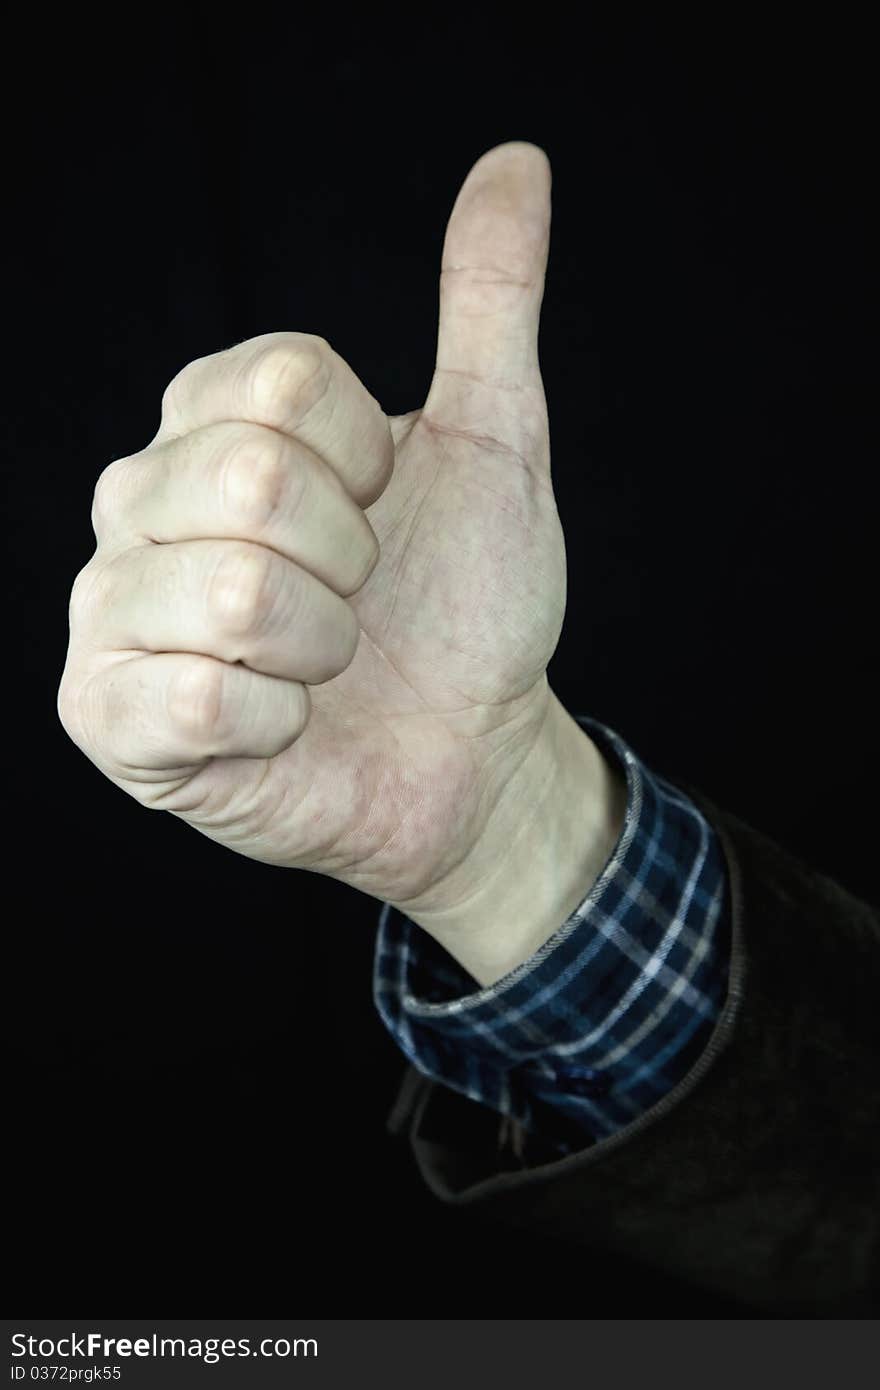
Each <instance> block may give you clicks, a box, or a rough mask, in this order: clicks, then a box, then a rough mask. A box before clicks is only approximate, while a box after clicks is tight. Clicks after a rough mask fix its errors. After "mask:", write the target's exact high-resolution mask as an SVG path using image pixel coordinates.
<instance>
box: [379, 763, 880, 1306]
mask: <svg viewBox="0 0 880 1390" xmlns="http://www.w3.org/2000/svg"><path fill="white" fill-rule="evenodd" d="M668 785H670V786H672V785H673V784H668ZM677 785H678V789H679V791H680V793H681V794H682V796H683V797H686V798H688V799H690V800H691V801H692V804H693V805H694V806H695V807H696V808H697V809H698V810H699V811H700V813H701V814H703V815H704V816H705V817H706V820H707V822H708V824H709V825H711V827H712V830H713V832H714V835H715V837H717V843H718V845H719V847H720V851H721V853H722V854H723V858H724V864H725V869H726V875H727V878H728V880H729V898H730V931H731V941H730V967H729V973H727V972H725V981H724V983H725V990H724V992H723V998H722V999H721V1000H720V1006H719V1009H718V1014H717V1017H716V1019H715V1020H714V1023H713V1025H712V1026H711V1029H710V1030H709V1032H710V1035H709V1036H708V1038H707V1040H705V1041H704V1044H703V1046H702V1047H701V1048H700V1050H699V1052H698V1054H697V1055H695V1056H692V1057H691V1059H690V1061H689V1064H688V1066H687V1068H686V1071H685V1072H684V1073H683V1074H682V1076H681V1077H680V1079H679V1080H678V1081H677V1082H676V1083H675V1084H673V1085H672V1087H671V1088H670V1089H669V1090H668V1091H666V1092H665V1093H664V1094H663V1095H661V1096H660V1097H659V1098H658V1099H657V1100H656V1101H655V1103H653V1104H649V1105H648V1106H647V1107H646V1108H645V1109H644V1110H643V1111H642V1112H641V1113H640V1114H638V1115H636V1116H634V1117H633V1119H632V1120H631V1121H630V1122H629V1123H624V1124H622V1125H619V1126H618V1127H617V1128H615V1129H613V1131H612V1132H610V1133H608V1134H607V1135H606V1137H603V1138H599V1140H598V1142H590V1141H589V1140H586V1141H585V1142H584V1144H583V1145H581V1147H580V1148H574V1149H573V1150H572V1151H571V1152H568V1153H566V1154H565V1155H564V1156H563V1157H550V1158H547V1157H544V1158H543V1159H542V1158H535V1157H530V1156H529V1155H528V1154H527V1156H526V1159H525V1160H524V1161H520V1162H517V1161H516V1160H515V1159H514V1157H512V1156H511V1154H510V1152H509V1150H508V1149H507V1148H506V1146H505V1145H504V1143H503V1134H504V1131H505V1128H506V1124H505V1121H504V1120H503V1119H502V1118H501V1117H500V1116H499V1117H496V1119H495V1121H494V1122H490V1121H489V1120H488V1118H487V1117H486V1115H485V1113H484V1110H485V1108H484V1107H482V1106H475V1105H474V1104H473V1103H472V1102H471V1101H469V1100H468V1099H466V1098H465V1096H464V1095H462V1094H459V1093H457V1092H455V1091H454V1090H451V1089H449V1088H448V1087H447V1086H444V1085H442V1084H440V1083H438V1082H437V1081H436V1080H430V1079H428V1078H426V1077H424V1076H422V1075H420V1074H419V1073H418V1072H417V1070H416V1069H415V1068H414V1067H412V1066H410V1067H409V1068H408V1069H407V1073H406V1075H405V1077H404V1082H403V1085H402V1087H401V1091H400V1094H399V1097H398V1101H397V1104H396V1106H395V1108H394V1111H393V1113H392V1116H391V1117H390V1120H389V1125H390V1127H391V1129H392V1131H393V1132H395V1133H398V1134H405V1135H407V1136H408V1139H409V1142H410V1145H411V1147H412V1150H413V1153H414V1157H415V1160H416V1163H417V1165H418V1167H419V1170H420V1172H421V1174H422V1177H423V1179H424V1180H425V1182H426V1183H427V1185H428V1186H429V1188H430V1189H431V1190H432V1191H433V1192H434V1193H435V1195H437V1196H438V1197H439V1198H440V1199H441V1200H443V1201H446V1202H450V1203H455V1204H469V1203H475V1204H479V1205H480V1207H481V1208H482V1209H485V1210H487V1211H489V1212H492V1213H493V1214H494V1215H495V1217H496V1219H498V1220H501V1221H503V1222H505V1223H510V1224H513V1225H521V1226H526V1227H528V1228H529V1229H531V1230H534V1231H537V1232H543V1233H546V1234H548V1235H554V1236H557V1237H562V1238H565V1239H568V1240H573V1241H576V1242H578V1243H582V1244H585V1245H588V1246H590V1247H591V1248H593V1249H594V1250H601V1249H603V1248H605V1249H608V1250H611V1251H613V1252H615V1253H618V1254H621V1255H623V1256H625V1257H630V1258H633V1259H635V1260H637V1261H639V1262H641V1263H644V1264H646V1265H647V1266H649V1267H652V1268H654V1269H656V1270H657V1271H658V1272H663V1271H667V1272H669V1273H670V1274H671V1275H675V1276H676V1277H679V1278H684V1279H690V1280H691V1281H693V1282H694V1283H696V1284H698V1285H699V1286H701V1287H704V1288H711V1289H715V1290H717V1291H719V1292H722V1293H725V1294H728V1295H730V1296H732V1297H734V1298H737V1299H739V1300H741V1301H742V1302H743V1303H746V1304H748V1305H751V1306H754V1307H755V1308H760V1309H762V1310H766V1311H769V1312H771V1313H773V1314H775V1315H777V1316H789V1315H799V1314H804V1315H807V1316H810V1315H818V1316H852V1315H859V1314H860V1313H863V1312H869V1313H874V1312H876V1311H877V1310H878V1308H880V1273H878V1271H880V1217H878V1213H880V1180H878V1169H880V1165H878V1158H880V1137H878V1136H880V1101H878V1088H877V1084H876V1076H875V1073H876V1063H877V1058H878V1056H880V1025H878V1021H877V1008H876V1000H877V997H878V991H880V919H878V914H877V912H876V910H875V909H873V908H872V907H870V906H868V905H867V904H865V903H863V902H860V901H859V900H857V899H855V898H853V897H852V896H851V895H850V894H848V893H846V891H845V890H844V889H843V888H841V887H840V886H839V885H838V884H836V883H834V882H833V881H832V880H830V879H828V878H826V877H824V876H822V875H820V874H818V873H816V872H815V871H813V870H811V869H809V868H808V867H807V866H806V865H804V864H802V863H801V862H800V861H798V860H797V859H796V858H795V857H794V856H792V855H790V854H788V853H787V852H786V851H785V850H783V849H782V848H781V847H780V846H778V845H776V844H774V843H773V842H772V841H770V840H768V839H767V838H766V837H765V836H763V835H761V834H760V833H759V832H758V831H755V830H753V829H751V828H750V827H748V826H747V825H745V824H744V823H743V822H741V821H739V820H738V819H737V818H735V817H734V816H732V815H731V814H729V813H727V812H724V811H722V810H720V809H719V808H717V807H716V806H715V805H714V804H713V803H712V802H711V801H709V799H708V798H706V797H705V796H703V794H702V793H700V792H699V791H697V790H696V789H694V788H691V787H689V786H688V785H686V784H684V783H678V784H677ZM561 1098H562V1092H560V1099H561Z"/></svg>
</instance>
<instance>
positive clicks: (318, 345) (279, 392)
mask: <svg viewBox="0 0 880 1390" xmlns="http://www.w3.org/2000/svg"><path fill="white" fill-rule="evenodd" d="M322 342H323V340H322V339H317V338H304V339H302V340H299V339H298V340H297V341H296V342H295V343H290V342H277V341H276V342H272V343H270V344H269V345H268V347H264V348H263V349H262V350H261V351H260V352H259V354H258V355H257V357H256V358H255V360H254V362H253V363H252V364H251V365H250V366H249V368H248V372H247V380H246V388H245V403H246V405H247V408H248V409H249V410H250V411H252V412H254V413H255V414H257V415H259V416H261V417H262V416H265V417H268V418H270V419H275V418H277V417H278V416H279V415H280V416H281V418H283V419H285V420H295V421H296V422H299V421H301V420H303V419H305V417H306V415H307V414H308V413H309V411H310V410H312V409H313V408H314V407H315V406H316V405H317V404H318V402H319V401H320V400H322V398H323V397H324V396H325V395H326V393H327V390H328V388H329V385H330V362H329V355H328V352H327V351H326V350H325V347H323V346H322Z"/></svg>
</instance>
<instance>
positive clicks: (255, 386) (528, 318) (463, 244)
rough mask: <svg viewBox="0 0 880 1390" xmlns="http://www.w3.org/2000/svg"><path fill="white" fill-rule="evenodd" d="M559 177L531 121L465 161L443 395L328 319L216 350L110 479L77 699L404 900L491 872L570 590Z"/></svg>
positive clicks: (540, 727) (175, 764) (253, 815)
mask: <svg viewBox="0 0 880 1390" xmlns="http://www.w3.org/2000/svg"><path fill="white" fill-rule="evenodd" d="M550 182H551V178H550V166H549V162H548V160H547V157H546V155H545V154H544V153H543V151H542V150H540V149H539V148H537V147H536V146H534V145H530V144H525V143H520V142H512V143H509V144H504V145H501V146H497V147H495V148H494V149H492V150H490V151H489V152H488V153H487V154H484V155H483V156H482V158H480V159H479V160H478V161H477V162H476V164H475V165H474V167H473V168H472V169H471V171H470V173H469V174H468V176H467V178H466V179H465V182H464V185H463V187H462V188H461V190H460V192H459V195H458V198H457V200H456V203H455V206H454V208H453V211H452V214H451V216H450V220H449V224H448V227H447V231H446V238H445V244H444V249H443V262H442V269H441V276H440V323H439V335H438V345H437V357H436V370H435V373H434V376H433V380H432V382H431V387H430V391H429V393H428V397H427V400H426V401H425V404H424V405H423V407H422V408H421V409H420V410H414V411H412V412H410V413H409V414H406V415H401V416H396V417H392V418H390V419H389V418H388V417H386V416H385V414H384V413H383V411H382V409H381V407H380V406H379V404H378V402H377V401H376V400H375V399H374V398H373V397H372V396H371V395H370V394H369V392H368V391H367V390H366V388H365V387H364V386H363V384H362V383H361V382H360V381H359V379H358V378H357V377H356V375H355V374H354V372H353V371H352V370H351V368H350V367H349V366H348V365H347V364H346V363H345V362H344V361H343V360H342V359H341V358H340V357H339V356H338V355H337V354H336V353H335V352H334V351H333V349H332V348H331V347H330V346H329V344H328V343H327V342H326V341H325V340H324V339H322V338H319V337H314V336H312V335H309V334H304V333H293V332H290V333H269V334H265V335H263V336H261V337H258V338H254V339H251V340H249V341H247V342H244V343H241V344H238V345H236V346H235V347H232V348H230V349H228V350H226V351H224V352H219V353H217V354H215V355H213V356H210V357H205V358H199V359H197V360H195V361H193V362H191V363H189V364H188V365H187V366H186V367H185V368H184V369H183V370H182V371H181V372H180V373H179V374H178V376H177V377H175V378H174V380H173V381H172V382H171V384H170V386H169V387H168V389H167V390H166V392H165V395H164V397H163V401H162V423H161V426H160V429H159V431H158V433H157V435H156V437H155V438H154V439H153V440H152V441H151V443H150V444H149V445H148V446H147V447H146V448H145V449H144V450H143V451H141V452H140V453H138V454H135V455H133V456H130V457H126V458H122V459H119V460H116V461H114V462H113V463H112V464H110V465H109V466H108V467H107V468H106V469H105V470H104V472H103V473H102V474H101V476H100V478H99V480H98V484H97V487H96V489H95V499H94V507H93V513H92V522H93V526H94V529H95V534H96V537H97V542H98V544H97V548H96V551H95V554H94V556H93V557H92V559H91V560H90V561H89V562H88V564H87V565H86V566H85V567H84V569H83V570H82V571H80V573H79V574H78V575H77V577H76V579H75V582H74V585H73V590H72V593H71V604H70V643H69V648H68V653H67V661H66V665H65V668H64V673H63V676H62V681H61V685H60V688H59V692H58V713H59V718H60V719H61V722H62V725H63V727H64V728H65V730H66V731H67V733H68V735H69V736H70V737H71V739H72V740H73V741H74V743H76V744H77V746H78V747H79V748H80V749H81V750H82V751H83V752H84V753H85V754H86V756H87V757H89V758H90V760H91V761H92V762H93V763H94V764H95V765H96V766H97V767H98V768H99V769H100V770H101V772H103V773H104V774H105V775H106V776H107V777H108V778H109V779H110V780H111V781H112V782H114V783H115V784H116V785H117V786H119V787H121V788H122V789H123V790H124V791H126V792H128V793H129V794H130V795H132V796H134V797H135V798H136V799H137V800H138V801H139V802H141V804H142V805H144V806H145V807H150V808H156V809H160V810H165V811H170V812H171V813H172V814H173V815H175V816H178V817H180V818H181V819H182V820H184V821H186V822H187V823H188V824H189V825H192V826H194V827H195V828H196V829H197V830H199V831H201V832H202V833H203V834H205V835H207V836H208V837H209V838H210V839H212V840H216V841H217V842H218V843H220V844H222V845H225V846H227V847H228V848H229V849H232V850H235V851H237V852H238V853H240V854H244V855H247V856H248V857H250V858H253V859H257V860H260V861H262V862H264V863H269V864H277V865H284V866H287V867H291V868H302V869H309V870H312V871H315V872H318V873H322V874H327V875H329V876H330V877H333V878H337V879H340V880H342V881H343V882H345V883H348V884H350V885H352V886H353V887H355V888H357V889H359V890H361V891H363V892H366V893H369V894H372V895H373V896H375V897H377V898H379V899H383V900H389V901H392V902H394V903H396V904H409V905H411V906H412V907H413V908H415V906H416V905H418V904H420V903H428V902H430V903H431V904H432V905H433V904H436V905H438V906H439V905H442V904H444V903H445V901H446V899H445V897H444V891H445V887H446V886H447V885H449V886H450V887H451V886H452V885H454V887H455V892H456V893H458V894H461V895H463V894H465V893H466V892H468V891H470V886H471V880H470V879H469V878H468V865H470V864H473V865H474V866H475V872H476V865H477V862H478V858H479V856H478V853H477V851H478V848H479V846H481V845H482V844H484V843H487V842H488V837H489V834H490V829H491V827H492V826H493V824H494V823H495V819H496V817H497V808H498V807H499V805H500V804H501V803H502V801H503V800H504V796H505V789H506V788H509V787H510V786H511V785H515V779H516V777H517V775H518V773H519V770H520V769H521V768H522V767H523V766H524V765H525V764H526V763H527V760H529V761H530V762H534V760H535V759H536V757H537V750H538V748H539V746H540V742H541V740H542V739H543V738H544V737H545V736H546V731H547V728H548V721H549V720H550V716H551V709H552V702H553V699H554V698H555V697H553V696H552V692H551V691H550V688H549V686H548V683H547V678H546V667H547V663H548V662H549V660H550V658H551V656H552V655H553V652H554V650H555V648H556V644H557V642H558V639H559V635H560V632H561V629H562V622H563V617H564V612H565V592H566V565H565V547H564V539H563V533H562V528H561V526H560V522H559V517H558V513H557V510H556V505H555V500H554V496H553V489H552V484H551V477H550V443H549V430H548V420H547V410H546V402H545V397H544V390H543V384H542V381H541V374H540V369H539V365H538V325H539V316H540V308H541V302H542V298H543V290H544V275H545V270H546V264H547V254H548V245H549V232H550ZM473 882H474V885H475V884H476V878H474V880H473ZM449 901H450V902H451V898H450V900H449Z"/></svg>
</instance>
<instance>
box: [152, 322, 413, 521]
mask: <svg viewBox="0 0 880 1390" xmlns="http://www.w3.org/2000/svg"><path fill="white" fill-rule="evenodd" d="M224 420H247V421H250V422H251V423H252V424H255V425H265V426H267V427H268V428H270V429H275V430H278V431H279V432H280V433H281V434H286V435H289V436H291V438H295V439H299V440H301V441H302V442H303V443H304V444H307V445H308V446H309V448H310V449H312V450H313V451H314V452H315V453H316V454H319V455H320V456H321V458H323V459H324V460H325V462H326V463H327V464H328V465H329V467H330V468H332V469H333V471H334V473H336V475H337V476H338V478H339V480H340V482H341V483H342V484H343V486H344V487H345V489H346V491H347V492H348V493H349V494H350V496H351V497H352V498H353V499H354V500H355V502H357V503H358V505H359V506H361V507H369V506H371V505H372V503H373V502H375V501H376V499H377V498H378V497H380V496H381V494H382V493H383V491H384V490H385V488H386V486H387V484H388V482H389V479H390V478H391V473H392V470H393V468H394V441H393V439H392V436H391V428H390V426H389V424H388V417H387V416H386V414H385V412H384V410H383V409H382V407H381V406H380V404H379V402H378V401H377V400H376V398H375V396H371V395H370V392H369V391H368V390H367V388H366V386H364V384H363V382H362V381H361V380H360V378H359V377H358V376H357V375H356V374H355V372H353V371H352V369H351V367H350V366H349V365H348V363H347V362H346V361H345V360H344V359H343V358H342V357H340V356H339V354H338V353H337V352H334V350H333V348H332V347H331V346H330V344H329V343H328V342H327V340H326V339H325V338H319V337H316V336H315V335H314V334H312V333H262V334H260V335H259V336H258V337H256V338H249V339H247V341H246V342H243V343H236V344H235V345H234V346H233V347H231V348H226V349H224V350H223V351H222V352H215V353H212V354H210V355H209V356H207V357H197V358H195V359H194V360H193V361H192V362H188V363H187V365H186V366H185V367H184V368H182V370H181V371H179V372H178V373H177V376H176V377H174V379H173V380H172V381H171V382H170V383H169V384H168V386H167V387H166V390H165V393H164V395H163V397H162V423H161V425H160V426H159V431H158V433H157V434H156V436H155V438H154V439H153V440H151V444H164V443H165V442H167V441H168V440H170V439H174V438H176V437H179V436H180V435H184V434H188V433H189V432H190V431H191V430H195V429H199V428H200V427H201V426H202V425H212V424H216V423H218V422H220V421H224Z"/></svg>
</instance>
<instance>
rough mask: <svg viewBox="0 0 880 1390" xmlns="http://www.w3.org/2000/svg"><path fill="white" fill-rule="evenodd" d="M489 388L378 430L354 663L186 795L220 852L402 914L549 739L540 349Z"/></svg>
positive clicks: (480, 386) (479, 289) (450, 395)
mask: <svg viewBox="0 0 880 1390" xmlns="http://www.w3.org/2000/svg"><path fill="white" fill-rule="evenodd" d="M453 225H454V223H453V222H451V223H450V227H452V226H453ZM448 247H449V233H447V249H448ZM445 275H446V278H447V284H448V283H449V281H450V280H454V281H455V285H454V288H452V289H448V290H447V291H446V293H447V295H448V296H458V297H459V301H460V299H461V296H462V294H463V293H466V294H467V295H468V301H467V302H468V303H469V304H470V305H471V306H473V305H474V304H479V305H480V306H483V307H485V306H486V305H487V302H488V301H489V300H491V307H492V311H493V313H494V312H495V306H496V305H497V304H498V303H499V297H500V296H507V297H510V295H511V294H514V295H515V294H516V293H517V287H516V286H515V285H514V286H511V285H510V284H508V283H500V282H499V281H498V280H497V279H493V282H492V284H489V285H487V283H486V279H485V276H484V275H483V274H482V273H481V274H480V275H479V276H476V275H474V274H472V273H471V272H470V271H465V272H458V271H456V270H454V269H451V270H450V271H449V272H446V273H445ZM463 281H464V282H466V283H464V284H462V282H463ZM441 318H442V313H441ZM489 377H490V374H488V373H478V372H474V371H458V370H454V371H451V372H447V371H445V370H442V369H440V368H439V367H438V371H437V372H436V374H435V377H434V381H433V384H432V388H431V392H430V394H429V397H428V400H427V401H426V403H425V406H424V407H423V408H422V409H421V410H417V411H413V412H411V413H410V414H407V415H402V416H397V417H394V418H393V419H391V420H390V422H389V423H390V426H391V431H392V436H393V439H394V444H395V468H394V472H393V475H392V478H391V481H390V482H389V484H388V486H387V487H386V489H385V491H384V492H383V493H382V495H381V496H380V497H379V498H378V499H377V501H376V502H375V503H374V504H373V505H372V506H371V507H369V508H368V509H367V516H368V519H369V521H370V524H371V525H372V527H373V530H374V531H375V533H376V536H377V537H378V539H379V542H380V545H381V557H380V560H379V562H378V564H377V566H376V568H375V570H374V571H373V573H372V575H371V576H370V579H369V580H368V582H367V583H366V585H365V586H364V587H363V588H362V589H361V590H360V591H359V592H358V593H357V594H356V595H354V596H353V597H352V598H351V599H350V600H349V602H350V603H351V604H352V606H353V607H354V609H355V612H356V613H357V616H358V619H359V622H360V626H361V639H360V643H359V646H358V650H357V653H356V655H355V657H354V660H353V661H352V662H351V664H350V665H349V666H348V667H347V669H346V670H345V671H343V672H342V673H341V674H340V675H339V676H337V677H335V678H334V679H333V680H330V681H328V682H326V683H325V684H323V685H320V686H314V687H310V690H309V694H310V698H311V705H312V713H311V718H310V720H309V722H308V724H307V726H306V729H305V731H304V732H303V734H302V735H301V736H300V738H298V739H297V740H296V741H295V742H294V743H293V744H292V745H291V746H290V747H289V748H287V749H285V750H284V751H282V752H281V753H279V754H278V755H277V756H276V757H274V758H270V759H268V760H266V759H244V758H239V759H230V760H215V761H214V762H212V763H211V764H209V765H208V766H207V767H206V768H204V769H203V770H202V771H201V773H199V774H197V776H196V778H195V779H194V782H191V783H190V784H189V788H188V792H189V797H190V801H189V804H190V805H192V800H191V798H192V793H193V790H194V783H195V782H200V783H201V786H200V788H199V806H198V810H197V811H196V812H184V813H181V812H178V813H177V814H182V815H183V817H184V819H186V820H187V821H189V822H190V823H192V824H194V825H196V826H197V827H198V828H199V829H200V830H202V831H203V833H205V834H207V835H209V836H210V837H211V838H212V839H216V840H218V841H220V842H221V843H224V844H226V845H228V846H229V847H230V848H233V849H236V850H238V851H239V852H241V853H244V854H246V855H248V856H250V857H252V858H256V859H259V860H262V861H264V862H268V863H275V864H282V865H290V866H295V867H300V868H306V869H312V870H314V871H316V872H320V873H323V874H329V875H330V876H332V877H335V878H339V879H341V880H342V881H344V882H347V883H350V884H351V885H352V886H354V887H356V888H358V889H360V890H362V891H365V892H368V893H372V894H373V895H374V896H376V897H379V898H385V899H390V900H395V901H404V900H405V899H407V898H411V897H414V896H417V895H419V894H420V893H422V892H424V891H425V889H426V888H427V887H429V886H430V885H432V884H434V883H436V882H438V881H439V880H440V879H442V877H443V875H444V873H445V872H447V871H448V870H449V869H450V868H452V867H454V866H455V865H456V864H457V863H458V862H459V861H460V860H461V859H462V858H463V856H464V855H465V854H466V853H467V850H468V848H469V847H470V846H472V845H473V844H474V843H475V842H476V840H477V839H478V837H479V834H480V833H481V831H482V829H483V822H484V821H485V819H486V817H487V816H488V815H490V814H491V808H492V805H493V789H496V790H497V788H499V787H500V786H501V785H503V782H504V781H505V780H506V779H507V778H508V777H509V775H510V774H511V772H512V771H513V770H514V769H515V768H516V767H517V766H518V765H519V763H521V762H522V760H523V758H524V757H525V756H526V755H527V753H528V752H529V750H530V748H531V747H532V746H533V744H534V742H535V739H536V737H537V735H538V732H539V730H540V728H541V725H542V722H543V719H544V716H545V714H546V710H547V700H548V694H549V688H548V686H547V682H546V676H545V670H546V666H547V663H548V661H549V659H550V657H551V656H552V654H553V651H554V649H555V647H556V644H557V641H558V639H559V634H560V631H561V628H562V621H563V616H564V610H565V547H564V539H563V534H562V528H561V526H560V522H559V516H558V513H557V510H556V504H555V499H554V496H553V491H552V485H551V481H550V470H549V429H548V422H547V413H546V404H545V399H544V391H543V385H542V382H541V378H540V372H539V370H538V367H537V353H536V351H535V352H534V354H533V355H530V356H529V360H528V367H527V369H525V370H522V371H521V372H520V373H519V375H518V377H517V375H516V374H515V373H513V372H511V373H510V375H509V379H507V380H505V382H504V384H491V380H489V379H488V378H489ZM169 809H173V805H172V806H171V807H169Z"/></svg>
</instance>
